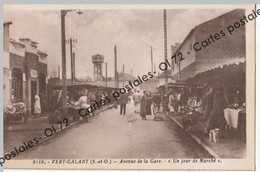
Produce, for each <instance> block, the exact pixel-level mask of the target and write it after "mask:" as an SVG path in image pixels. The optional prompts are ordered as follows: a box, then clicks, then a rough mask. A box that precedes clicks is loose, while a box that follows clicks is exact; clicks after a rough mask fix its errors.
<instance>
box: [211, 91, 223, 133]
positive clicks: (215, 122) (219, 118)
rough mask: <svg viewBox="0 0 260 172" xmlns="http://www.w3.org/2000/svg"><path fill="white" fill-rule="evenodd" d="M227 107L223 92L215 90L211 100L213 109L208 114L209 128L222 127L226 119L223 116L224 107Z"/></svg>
mask: <svg viewBox="0 0 260 172" xmlns="http://www.w3.org/2000/svg"><path fill="white" fill-rule="evenodd" d="M225 108H227V103H226V100H225V99H224V96H223V93H222V92H221V91H217V92H216V94H215V97H214V101H213V109H212V112H211V114H210V121H209V130H213V129H215V128H218V129H221V130H223V129H224V126H225V124H226V120H225V117H224V109H225Z"/></svg>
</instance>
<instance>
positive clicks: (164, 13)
mask: <svg viewBox="0 0 260 172" xmlns="http://www.w3.org/2000/svg"><path fill="white" fill-rule="evenodd" d="M163 19H164V58H165V61H166V60H167V18H166V9H164V10H163ZM165 89H166V91H168V70H165Z"/></svg>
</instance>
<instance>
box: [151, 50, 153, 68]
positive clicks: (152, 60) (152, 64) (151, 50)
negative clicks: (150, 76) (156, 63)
mask: <svg viewBox="0 0 260 172" xmlns="http://www.w3.org/2000/svg"><path fill="white" fill-rule="evenodd" d="M151 72H152V73H153V47H152V46H151Z"/></svg>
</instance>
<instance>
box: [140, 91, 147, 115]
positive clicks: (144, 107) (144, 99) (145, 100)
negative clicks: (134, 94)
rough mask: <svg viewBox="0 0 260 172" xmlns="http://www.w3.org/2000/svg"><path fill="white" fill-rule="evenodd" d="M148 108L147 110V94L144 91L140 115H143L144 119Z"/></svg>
mask: <svg viewBox="0 0 260 172" xmlns="http://www.w3.org/2000/svg"><path fill="white" fill-rule="evenodd" d="M146 110H147V94H146V93H144V95H143V96H142V98H141V104H140V116H141V117H142V120H146Z"/></svg>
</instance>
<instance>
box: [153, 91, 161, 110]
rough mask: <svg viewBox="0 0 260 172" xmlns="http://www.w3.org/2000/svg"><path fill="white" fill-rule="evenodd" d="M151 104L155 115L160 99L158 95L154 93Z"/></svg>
mask: <svg viewBox="0 0 260 172" xmlns="http://www.w3.org/2000/svg"><path fill="white" fill-rule="evenodd" d="M152 101H153V104H154V109H155V110H156V113H158V112H159V111H160V104H161V97H160V94H159V93H155V95H154V96H153V99H152Z"/></svg>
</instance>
